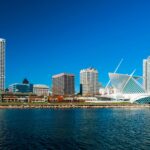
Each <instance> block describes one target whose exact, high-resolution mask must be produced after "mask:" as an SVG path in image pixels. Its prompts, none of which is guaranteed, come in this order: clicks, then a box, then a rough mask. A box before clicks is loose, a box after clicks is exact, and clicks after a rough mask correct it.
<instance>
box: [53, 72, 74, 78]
mask: <svg viewBox="0 0 150 150" xmlns="http://www.w3.org/2000/svg"><path fill="white" fill-rule="evenodd" d="M64 75H67V76H74V74H69V73H60V74H57V75H53V76H52V78H57V77H61V76H64Z"/></svg>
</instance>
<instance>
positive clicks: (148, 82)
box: [143, 56, 150, 93]
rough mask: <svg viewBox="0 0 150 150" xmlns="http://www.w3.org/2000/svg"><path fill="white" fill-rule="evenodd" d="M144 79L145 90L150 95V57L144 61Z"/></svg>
mask: <svg viewBox="0 0 150 150" xmlns="http://www.w3.org/2000/svg"><path fill="white" fill-rule="evenodd" d="M143 79H144V80H143V84H144V89H145V90H146V92H148V93H150V56H149V57H148V58H147V59H144V60H143Z"/></svg>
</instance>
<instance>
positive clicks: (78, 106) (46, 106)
mask: <svg viewBox="0 0 150 150" xmlns="http://www.w3.org/2000/svg"><path fill="white" fill-rule="evenodd" d="M13 108H15V109H16V108H18V109H30V108H54V109H68V108H150V105H136V104H135V105H134V104H133V105H7V106H6V105H0V109H13Z"/></svg>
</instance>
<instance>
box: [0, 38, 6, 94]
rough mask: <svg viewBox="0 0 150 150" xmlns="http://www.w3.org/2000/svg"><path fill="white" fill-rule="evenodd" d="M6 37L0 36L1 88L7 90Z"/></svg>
mask: <svg viewBox="0 0 150 150" xmlns="http://www.w3.org/2000/svg"><path fill="white" fill-rule="evenodd" d="M5 44H6V42H5V39H1V38H0V90H2V91H4V90H5Z"/></svg>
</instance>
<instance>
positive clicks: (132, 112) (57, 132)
mask: <svg viewBox="0 0 150 150" xmlns="http://www.w3.org/2000/svg"><path fill="white" fill-rule="evenodd" d="M0 149H3V150H5V149H9V150H11V149H14V150H17V149H18V150H23V149H31V150H32V149H34V150H38V149H44V150H46V149H52V150H79V149H81V150H109V149H110V150H111V149H114V150H128V149H131V150H144V149H145V150H150V109H58V110H55V109H22V110H20V109H4V110H0Z"/></svg>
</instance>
